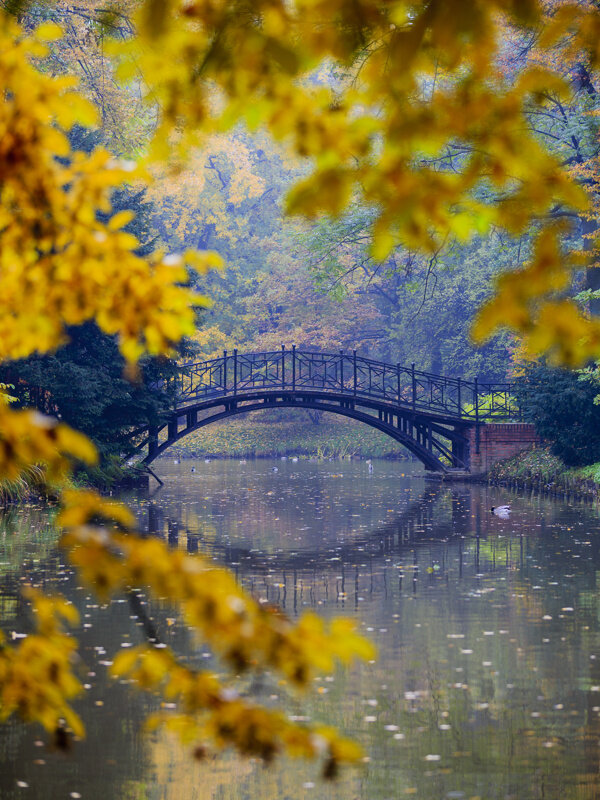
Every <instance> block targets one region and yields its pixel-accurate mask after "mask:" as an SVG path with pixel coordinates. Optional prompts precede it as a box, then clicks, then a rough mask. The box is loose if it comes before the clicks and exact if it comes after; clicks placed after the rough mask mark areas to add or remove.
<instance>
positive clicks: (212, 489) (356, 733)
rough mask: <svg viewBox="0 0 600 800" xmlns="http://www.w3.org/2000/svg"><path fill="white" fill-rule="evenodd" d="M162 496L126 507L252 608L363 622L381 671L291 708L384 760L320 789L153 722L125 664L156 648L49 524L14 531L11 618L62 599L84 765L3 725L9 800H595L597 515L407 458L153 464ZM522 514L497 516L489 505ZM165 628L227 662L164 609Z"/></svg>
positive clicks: (22, 729)
mask: <svg viewBox="0 0 600 800" xmlns="http://www.w3.org/2000/svg"><path fill="white" fill-rule="evenodd" d="M156 471H157V472H158V473H159V474H160V476H161V477H162V479H163V480H164V486H163V487H162V488H161V489H160V490H158V491H156V492H155V493H154V494H152V495H151V496H148V495H143V494H139V495H130V496H128V497H127V498H126V499H127V501H128V502H129V503H130V504H131V505H132V507H134V509H136V511H137V513H138V516H139V519H140V523H141V525H142V527H143V528H144V529H145V530H147V531H149V532H150V533H152V534H153V535H157V536H161V537H164V538H165V540H168V541H169V542H170V543H171V544H172V546H174V547H175V546H177V547H181V548H184V549H187V550H188V551H189V552H197V551H203V552H208V553H209V554H210V555H212V556H213V557H214V558H215V559H217V560H218V561H220V562H223V563H225V564H227V565H229V567H230V568H231V569H232V570H233V571H235V573H236V575H237V577H238V580H239V581H240V582H242V583H243V584H244V585H245V586H246V587H247V588H248V589H249V590H250V591H251V592H252V593H253V594H254V595H255V596H256V597H257V598H263V599H264V600H266V601H268V602H271V603H277V604H279V605H280V606H282V607H283V608H284V609H285V610H286V612H287V613H288V614H289V615H291V616H292V617H293V616H296V615H298V614H300V613H302V612H303V611H305V610H307V609H313V608H314V609H316V610H317V611H318V612H319V613H320V614H322V615H324V616H326V617H328V616H333V615H340V614H345V615H349V616H352V617H354V618H356V619H357V620H358V621H359V624H360V628H361V630H362V632H363V633H364V634H365V635H367V636H369V637H370V638H371V639H372V640H373V641H374V642H375V644H376V646H377V648H378V656H377V659H376V661H375V662H374V663H368V664H367V663H363V664H357V665H355V666H353V667H352V668H350V669H348V670H339V671H336V672H334V673H332V674H328V675H325V674H324V675H319V676H318V678H317V680H315V682H314V684H315V685H314V687H313V689H314V690H313V691H312V692H311V693H310V694H308V695H306V696H301V697H296V696H294V697H291V698H290V697H286V696H285V695H284V690H283V688H282V687H281V686H280V685H279V684H278V681H277V679H276V677H275V676H267V677H266V678H265V679H264V680H263V681H262V682H261V683H260V684H259V685H255V686H254V687H252V688H253V690H254V691H255V692H256V693H257V694H258V696H259V697H260V699H261V700H262V701H263V702H266V703H268V704H269V703H271V704H272V703H274V702H280V701H281V702H282V703H283V704H284V707H285V709H286V710H287V712H288V713H289V714H291V715H293V716H296V717H300V718H302V719H303V718H307V719H310V720H318V721H321V722H325V723H328V724H332V725H335V726H337V727H338V728H340V729H341V730H343V731H344V732H345V733H346V734H347V735H349V736H351V737H353V738H355V739H356V740H358V741H359V742H360V743H361V744H362V746H363V747H364V750H365V753H366V754H367V760H366V761H365V763H364V764H362V765H361V766H360V767H358V768H347V769H345V770H343V771H342V773H341V775H340V777H339V779H338V780H337V781H336V782H333V783H331V782H327V783H325V782H323V781H322V780H321V778H320V777H319V768H318V765H317V764H314V763H308V764H306V763H303V762H298V761H292V760H287V759H281V760H279V761H277V762H276V763H275V764H274V765H272V766H270V767H268V768H266V769H265V768H264V767H263V766H261V764H259V763H256V762H248V761H244V760H242V759H239V758H237V757H236V756H234V755H232V754H225V755H223V756H219V757H216V758H214V759H211V760H209V761H205V762H196V761H194V760H193V759H192V757H191V754H190V751H189V750H188V749H186V748H184V747H182V746H181V745H179V743H178V742H177V741H175V740H172V739H171V738H170V737H169V736H168V735H167V734H165V733H153V734H149V733H146V732H144V731H143V730H142V727H141V726H142V720H143V717H144V715H145V714H146V713H147V711H148V710H149V709H150V708H152V702H151V701H149V700H148V699H146V698H143V697H140V696H139V695H138V694H136V693H135V692H131V691H130V689H129V687H128V686H127V685H126V684H122V683H119V682H114V681H111V680H110V679H109V678H108V675H107V672H108V666H109V664H110V661H111V659H112V655H113V654H114V653H115V652H117V651H118V650H119V649H120V648H121V647H122V646H123V645H125V646H127V645H128V644H129V643H137V642H140V641H141V640H142V634H141V632H140V628H139V625H138V622H137V620H136V618H135V616H134V615H132V613H131V611H130V608H129V606H128V604H127V602H126V601H125V600H124V599H122V598H117V599H115V600H114V601H113V602H112V603H110V605H108V606H107V607H103V606H101V605H99V603H98V601H97V600H96V599H95V598H94V597H93V596H92V595H91V594H90V593H89V592H88V590H87V589H85V588H84V587H82V586H81V585H80V584H79V583H78V582H77V579H76V577H75V576H74V575H73V574H72V572H71V570H70V569H69V568H68V567H67V566H66V565H65V564H64V562H63V559H62V555H61V553H60V552H59V551H57V549H56V546H55V545H56V537H57V534H56V532H55V530H54V528H53V526H52V512H51V511H49V510H48V509H45V508H43V507H39V506H36V505H35V504H31V505H28V506H24V507H21V508H19V509H17V510H14V511H13V512H12V513H9V514H7V515H5V516H4V517H3V518H2V519H1V520H0V614H1V617H2V626H3V628H4V630H6V631H8V632H9V634H13V635H15V636H18V635H19V634H20V633H22V632H23V631H25V630H27V621H26V618H25V617H24V609H23V607H22V605H21V603H20V602H19V600H18V591H17V590H18V586H19V584H21V583H22V582H23V581H25V580H29V581H33V582H35V583H38V584H41V585H42V586H43V587H44V588H46V589H54V590H60V591H62V592H64V593H65V594H66V595H67V596H68V597H69V598H70V599H72V600H73V602H75V603H76V604H77V606H78V608H79V609H80V612H81V625H80V627H79V629H78V630H77V631H76V636H77V638H78V639H79V641H80V644H81V655H82V663H81V664H80V665H79V669H80V672H81V674H82V675H83V676H84V678H83V679H84V681H85V687H86V688H85V695H84V696H83V698H81V699H80V700H79V701H78V702H77V704H76V708H77V710H78V711H79V712H80V714H81V716H82V717H83V719H84V722H85V724H86V727H87V731H88V733H87V738H86V739H85V740H84V741H81V742H76V743H75V744H74V745H73V748H72V749H71V750H70V752H67V753H63V752H61V751H56V750H55V749H53V748H52V745H51V743H50V744H49V743H48V741H47V737H46V736H45V735H43V734H42V732H41V730H40V729H37V728H32V727H27V726H25V725H23V724H21V723H20V722H17V721H11V722H9V723H7V724H4V725H2V726H0V797H1V798H2V800H12V799H13V798H32V799H33V798H35V799H37V798H40V799H41V798H44V800H47V798H49V797H51V798H53V799H54V798H69V797H73V798H77V797H81V798H90V799H91V798H94V799H95V798H97V799H98V800H100V798H102V800H106V798H125V799H126V800H142V798H143V799H144V800H145V799H146V798H148V800H159V799H160V800H163V798H164V799H166V798H186V799H187V798H199V799H200V798H202V800H205V799H207V800H258V799H259V798H260V800H268V799H269V798H273V800H275V798H277V799H278V800H279V799H280V798H281V799H282V800H285V798H289V800H301V799H302V800H304V798H315V799H316V798H319V800H321V798H325V799H326V800H328V799H331V800H338V799H339V800H342V798H343V800H348V799H349V798H351V799H358V798H360V799H361V800H392V798H394V800H395V799H396V798H402V797H405V796H406V797H410V796H414V797H418V798H424V799H425V800H439V799H440V798H471V799H473V798H480V799H481V800H492V798H493V799H494V800H496V798H498V799H499V798H502V799H503V800H507V799H508V798H515V800H529V798H544V800H554V798H556V800H558V798H560V799H561V800H569V798H577V800H588V798H589V800H591V799H592V798H597V797H598V796H599V792H600V782H599V770H600V602H599V594H598V586H597V583H598V575H600V572H599V570H600V519H599V517H598V513H597V510H596V509H594V508H592V507H590V506H584V505H577V504H575V505H567V504H564V503H561V502H557V501H551V500H546V499H541V498H537V497H533V498H530V497H523V496H511V495H509V494H508V492H507V491H506V490H503V489H500V488H489V487H487V486H482V485H474V484H469V485H467V484H440V483H438V482H434V481H431V480H429V479H427V478H426V477H425V476H423V474H422V468H420V467H418V466H416V465H412V464H409V463H407V462H375V464H374V470H373V472H372V473H369V471H368V470H367V466H366V464H365V463H364V462H350V461H343V462H341V461H334V462H316V461H314V462H311V461H307V460H300V461H292V460H291V459H288V460H285V461H283V460H282V461H267V460H264V461H263V460H261V461H252V462H250V461H249V462H248V463H238V462H237V461H212V462H210V463H204V461H194V462H192V461H182V462H181V463H179V464H176V463H174V462H173V460H163V461H159V462H156ZM506 502H510V503H511V504H512V513H511V515H510V517H509V518H508V519H501V518H498V517H497V516H495V515H493V514H492V513H490V508H491V506H494V505H499V504H502V503H506ZM152 613H153V614H154V616H155V618H156V620H157V624H158V626H159V629H160V632H161V636H162V637H164V639H165V640H166V641H167V642H169V643H172V644H173V645H174V646H175V647H176V648H178V649H180V650H183V651H188V652H192V651H193V653H194V657H195V658H197V659H199V660H200V661H202V663H206V664H207V665H210V664H211V661H212V656H211V654H210V653H209V652H208V651H205V648H204V647H203V646H202V645H200V646H199V647H198V646H197V645H195V644H194V643H193V642H191V641H189V639H188V637H187V631H186V630H185V628H183V627H182V626H180V625H179V623H178V621H177V620H175V619H173V618H172V617H170V616H169V612H168V611H167V610H161V609H158V608H153V609H152Z"/></svg>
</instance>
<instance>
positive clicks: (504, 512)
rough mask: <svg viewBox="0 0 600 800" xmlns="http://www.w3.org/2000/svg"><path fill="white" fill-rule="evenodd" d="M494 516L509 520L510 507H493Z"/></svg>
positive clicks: (491, 509)
mask: <svg viewBox="0 0 600 800" xmlns="http://www.w3.org/2000/svg"><path fill="white" fill-rule="evenodd" d="M490 511H491V512H492V514H495V515H496V516H497V517H501V518H502V519H507V517H508V516H509V515H510V506H508V505H507V506H492V507H491V508H490Z"/></svg>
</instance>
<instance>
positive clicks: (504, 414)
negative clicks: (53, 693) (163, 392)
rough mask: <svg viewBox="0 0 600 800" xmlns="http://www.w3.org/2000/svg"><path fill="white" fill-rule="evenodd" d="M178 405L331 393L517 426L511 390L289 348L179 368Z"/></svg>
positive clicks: (353, 355)
mask: <svg viewBox="0 0 600 800" xmlns="http://www.w3.org/2000/svg"><path fill="white" fill-rule="evenodd" d="M175 380H176V381H177V387H176V393H175V394H176V399H177V405H178V406H185V405H186V404H188V403H192V402H197V401H202V400H210V399H214V398H217V397H221V396H222V397H226V396H227V397H238V396H242V395H244V394H249V393H255V392H256V391H257V390H259V391H260V390H262V391H264V390H269V389H271V390H274V391H275V390H277V391H290V392H307V391H309V392H310V391H317V392H331V393H335V394H336V395H337V396H340V395H346V396H348V398H369V399H372V400H376V401H383V402H385V403H391V404H393V405H397V406H401V407H403V408H407V409H412V410H413V411H418V412H427V413H429V414H435V415H440V416H443V417H444V418H454V419H457V420H464V421H468V422H475V423H477V422H485V421H501V420H508V419H519V418H520V416H521V414H520V409H519V407H518V404H517V402H516V400H515V398H514V394H513V391H512V384H510V383H489V382H481V381H478V380H477V379H474V380H464V379H462V378H452V377H447V376H443V375H436V374H434V373H431V372H423V371H422V370H417V369H415V365H414V364H412V365H411V366H410V367H406V366H402V365H400V364H388V363H385V362H383V361H376V360H374V359H370V358H364V357H362V356H358V355H357V354H356V352H352V353H344V352H340V353H321V352H318V351H307V350H299V349H296V347H291V348H286V347H282V348H281V350H273V351H269V352H263V353H244V354H242V353H238V352H237V351H236V350H234V351H233V352H232V353H228V352H226V351H225V352H224V353H223V355H222V356H220V357H219V358H215V359H211V360H210V361H204V362H201V363H195V364H185V365H183V366H182V367H181V369H180V372H179V375H178V376H177V377H176V379H175Z"/></svg>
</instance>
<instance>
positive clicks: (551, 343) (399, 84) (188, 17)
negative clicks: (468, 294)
mask: <svg viewBox="0 0 600 800" xmlns="http://www.w3.org/2000/svg"><path fill="white" fill-rule="evenodd" d="M554 5H557V8H554ZM135 24H136V30H137V31H138V36H136V37H135V38H132V39H130V40H129V41H127V42H125V43H122V42H119V43H115V45H114V52H115V53H118V55H119V59H120V67H119V69H120V72H121V75H122V76H123V77H124V78H132V77H134V75H135V71H136V70H137V69H141V70H142V72H143V74H144V76H145V79H146V81H147V82H148V98H149V99H150V98H151V99H152V100H153V101H155V100H156V99H158V101H159V105H160V109H161V114H160V121H159V126H158V130H157V132H156V135H155V138H154V144H153V149H152V156H153V157H159V158H163V157H166V156H168V155H169V154H170V153H172V150H171V149H170V147H169V144H170V143H172V141H173V132H174V131H175V130H176V131H177V133H178V137H179V142H180V154H183V153H184V152H185V150H186V149H187V147H188V145H189V144H190V142H203V141H206V140H207V137H210V136H211V135H212V134H213V133H215V132H222V131H224V130H227V129H233V128H234V127H235V126H236V125H238V124H239V123H240V122H243V123H245V124H246V125H248V126H249V127H250V128H258V127H259V126H265V127H266V128H268V129H269V130H270V131H271V133H272V134H273V135H274V136H275V137H277V138H279V139H281V140H283V141H284V142H286V143H287V144H288V145H289V146H290V147H291V148H292V149H293V150H294V152H295V153H296V154H297V155H300V156H303V157H308V158H310V159H311V163H312V167H313V169H312V172H311V173H310V175H308V177H306V178H305V179H303V180H302V181H300V182H299V183H298V184H297V185H296V186H295V187H294V188H293V189H292V191H291V193H290V195H289V197H288V210H289V211H291V212H294V213H301V214H303V215H305V216H308V217H314V216H315V215H318V214H320V213H322V212H326V213H332V214H337V213H340V212H341V211H343V210H344V209H345V208H346V207H347V206H348V204H349V202H350V201H351V200H352V199H354V198H355V197H356V196H357V195H358V196H359V197H361V198H362V200H363V201H364V202H366V203H367V204H369V205H371V206H372V207H373V208H374V209H375V210H376V212H377V214H376V219H375V222H374V226H373V234H374V241H373V254H374V255H375V256H376V257H377V258H378V259H384V258H385V257H386V256H387V255H388V254H389V253H390V251H391V250H392V248H394V247H396V246H398V245H404V246H406V247H408V248H415V249H421V250H425V251H428V252H435V251H436V250H437V248H439V246H440V243H442V242H443V241H444V240H445V239H446V237H448V235H452V236H456V237H457V238H459V239H464V238H465V237H466V236H468V235H469V233H470V232H471V231H473V230H477V231H479V232H485V231H486V230H488V229H489V228H490V226H492V225H494V226H500V227H503V228H505V229H506V230H508V231H509V232H510V233H511V234H513V235H519V234H521V233H523V232H528V231H530V230H531V229H532V227H533V228H541V233H540V237H541V243H540V246H544V242H545V241H546V231H545V223H544V222H543V220H544V219H546V218H547V217H548V215H549V213H550V212H551V211H552V210H553V209H555V208H557V207H559V208H563V209H566V208H570V209H572V210H575V212H576V213H579V214H582V213H585V209H586V208H587V206H588V199H587V197H586V195H585V193H584V191H583V190H582V189H581V188H580V186H578V185H577V182H576V180H575V179H574V176H569V175H568V174H567V172H566V170H565V169H564V168H563V167H562V165H561V164H560V162H559V160H558V159H557V158H555V157H553V156H552V155H551V154H550V153H549V152H548V151H547V150H546V149H545V148H544V146H543V144H542V142H541V141H540V140H539V138H538V137H537V136H536V134H535V132H534V131H532V129H531V126H530V125H529V124H528V121H527V116H526V113H527V108H528V107H529V106H531V104H534V105H539V106H543V105H544V103H545V102H546V100H547V98H549V97H553V98H561V99H562V100H568V98H569V95H570V87H569V85H568V84H567V83H566V82H565V81H564V79H563V78H562V77H561V76H560V75H559V74H558V72H557V71H555V70H554V69H552V68H551V67H549V66H540V65H536V64H533V65H530V66H526V67H525V68H524V69H523V70H521V71H520V73H519V74H518V75H517V76H511V75H503V74H502V73H501V71H500V69H499V67H498V63H499V56H500V52H501V47H502V37H503V35H505V34H506V32H507V30H508V29H509V28H510V27H511V26H512V28H513V29H515V28H516V29H518V30H520V31H524V30H528V31H530V32H533V31H535V33H536V36H537V37H539V41H540V43H541V46H542V47H546V48H550V47H556V46H557V41H559V42H562V40H564V45H562V44H561V46H562V47H563V49H564V51H565V53H566V55H567V56H572V55H573V54H582V57H583V58H584V59H585V62H586V63H588V64H591V67H592V68H594V67H595V66H597V65H598V61H599V59H600V49H599V46H598V40H599V37H598V32H599V31H600V10H599V9H598V8H597V6H596V4H594V3H591V2H581V3H565V4H560V3H558V4H550V5H548V4H547V3H542V2H538V0H519V1H518V2H517V1H516V0H512V1H511V0H485V2H484V1H483V0H416V2H412V3H410V4H407V3H406V2H404V0H388V1H387V2H382V0H352V2H350V0H334V1H333V2H332V0H293V2H288V1H287V0H252V2H250V0H192V2H190V1H189V0H166V2H165V1H163V0H160V2H159V0H145V2H143V3H142V4H141V5H140V7H139V10H138V12H137V14H136V16H135ZM567 33H568V34H569V35H568V36H565V34H567ZM323 75H324V76H325V77H324V78H323ZM450 164H451V168H450ZM482 189H483V190H484V191H483V192H482V191H481V190H482ZM490 194H493V195H494V196H495V201H494V202H490ZM572 267H573V262H571V261H570V260H569V259H568V258H564V257H563V255H562V254H561V252H560V248H559V247H558V248H554V249H551V250H549V251H548V258H547V259H545V269H547V270H548V272H549V273H550V274H551V276H552V278H551V279H550V280H547V279H545V277H544V276H542V275H540V274H539V272H538V270H537V269H536V268H534V272H536V275H535V278H534V280H532V270H531V269H529V268H527V269H525V270H522V271H518V272H515V273H514V274H513V275H511V277H510V280H509V281H505V282H504V283H502V284H501V285H500V287H499V291H498V294H497V296H496V297H494V298H493V299H492V300H491V301H490V303H489V304H488V305H487V306H486V309H485V311H484V312H483V314H482V317H481V319H480V321H479V322H478V324H477V325H476V328H475V337H476V338H477V339H481V338H482V337H483V336H489V335H490V334H491V333H492V332H493V331H494V330H495V329H496V328H497V327H498V326H504V327H509V328H512V329H513V330H514V331H515V332H517V333H518V334H519V335H520V336H522V337H524V338H526V339H528V346H529V348H530V349H534V348H535V349H537V350H540V349H541V348H545V347H549V348H551V349H552V348H554V349H555V350H556V356H557V358H558V359H561V360H562V361H563V362H565V363H567V364H575V363H581V362H582V361H585V359H586V358H589V357H590V355H598V345H599V343H598V332H597V330H596V324H595V323H593V322H590V321H589V320H588V319H586V318H585V317H584V316H582V315H581V313H579V312H577V311H576V310H575V309H574V308H572V309H571V310H570V311H568V312H567V310H566V307H565V308H564V309H563V310H562V311H561V315H562V317H563V319H565V320H566V317H567V315H568V316H569V318H570V319H572V320H573V322H574V323H575V324H574V325H573V327H569V326H568V325H566V326H565V325H560V326H553V327H552V328H551V330H550V331H543V330H542V329H543V327H544V325H545V323H546V320H547V317H548V314H545V313H542V312H541V311H540V308H541V307H542V306H543V302H544V300H545V299H547V298H548V297H551V296H552V294H553V293H554V292H556V290H557V289H558V288H561V287H564V286H565V285H566V284H567V283H568V282H569V280H570V270H571V269H572ZM559 336H560V339H559V338H558V337H559Z"/></svg>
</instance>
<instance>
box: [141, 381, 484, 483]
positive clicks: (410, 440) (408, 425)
mask: <svg viewBox="0 0 600 800" xmlns="http://www.w3.org/2000/svg"><path fill="white" fill-rule="evenodd" d="M275 408H277V409H279V408H293V409H296V410H298V409H301V410H306V409H311V410H317V411H327V412H329V413H331V414H337V415H340V416H344V417H347V418H350V419H354V420H356V421H358V422H361V423H363V424H365V425H368V426H370V427H372V428H374V429H375V430H378V431H381V432H382V433H384V434H386V435H387V436H389V437H390V438H391V439H393V440H394V441H396V442H398V443H399V444H401V445H403V446H404V447H405V448H406V449H407V450H408V451H409V452H410V453H412V454H413V455H414V456H415V457H416V458H417V459H418V460H420V461H421V462H422V463H423V465H424V466H425V468H426V469H428V470H432V471H436V472H446V471H447V470H448V468H450V467H454V468H462V469H465V468H467V465H468V439H467V437H466V435H465V426H464V425H458V426H456V425H455V424H454V423H453V422H448V421H444V420H439V419H437V420H436V419H435V418H433V417H431V418H428V417H427V416H426V415H424V414H423V413H421V414H415V413H414V412H412V411H410V410H408V409H401V408H399V407H393V406H388V407H386V408H382V407H381V404H377V403H374V402H372V401H356V400H349V399H348V398H347V397H346V396H345V395H343V394H339V395H336V394H334V393H332V392H328V393H327V394H325V393H321V394H319V393H312V392H311V393H307V392H295V393H289V392H277V391H275V392H274V391H260V392H255V393H253V394H252V395H250V396H249V395H245V396H244V397H243V398H230V399H227V398H223V397H221V398H214V399H212V400H209V401H204V402H202V403H198V404H194V405H192V406H187V407H184V408H182V409H178V410H176V411H174V412H173V414H172V416H171V418H170V420H168V421H167V422H166V423H165V424H164V425H163V426H162V427H159V428H155V429H153V430H152V431H150V433H149V440H148V441H149V447H148V455H147V456H146V458H145V459H144V463H145V464H151V463H152V461H154V459H155V458H158V457H159V456H161V455H162V454H163V453H165V451H166V450H168V448H169V447H171V445H173V444H175V443H176V442H178V441H180V440H181V439H183V438H184V437H185V436H187V435H188V434H190V433H193V432H194V431H197V430H200V429H201V428H204V427H206V426H207V425H211V424H213V423H215V422H220V421H223V420H226V419H228V418H231V417H234V416H237V415H240V414H248V413H250V412H252V411H268V410H270V409H271V410H272V409H275ZM200 415H202V416H200ZM467 427H469V426H467ZM163 430H164V431H165V433H166V436H164V438H163V439H162V440H159V434H160V433H161V432H162V431H163Z"/></svg>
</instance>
